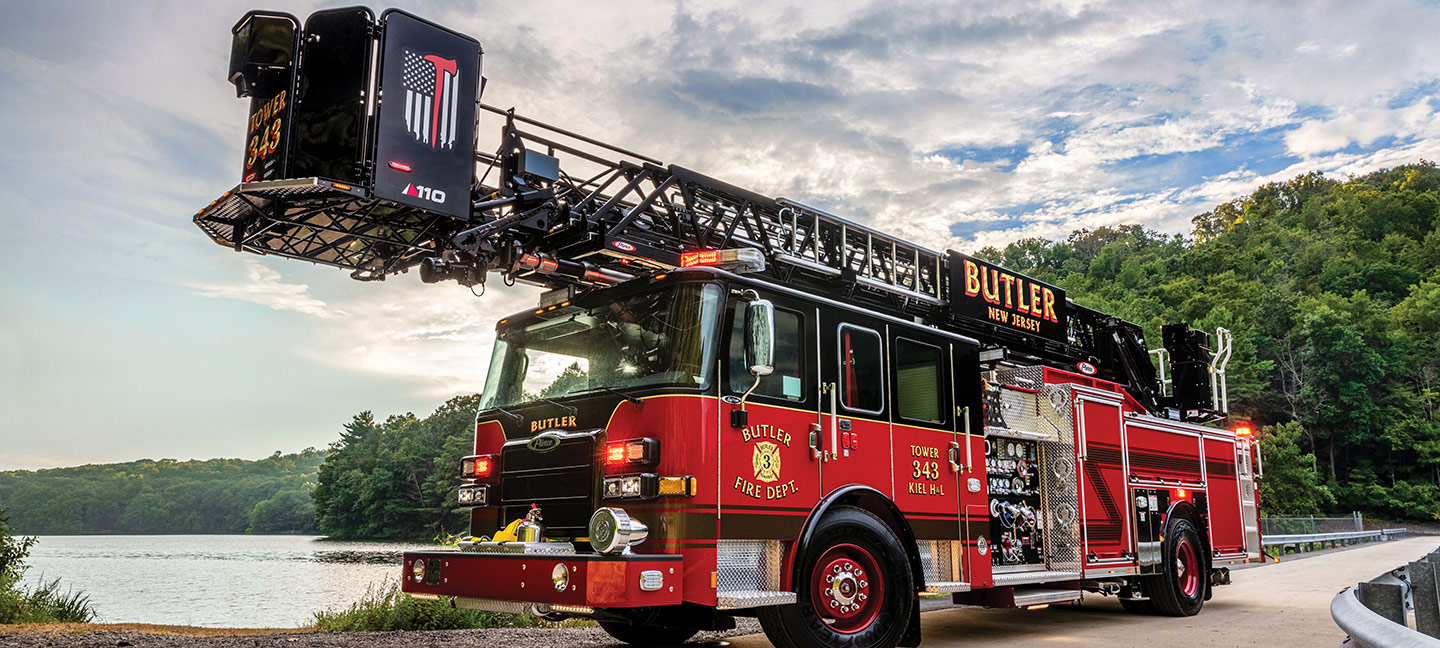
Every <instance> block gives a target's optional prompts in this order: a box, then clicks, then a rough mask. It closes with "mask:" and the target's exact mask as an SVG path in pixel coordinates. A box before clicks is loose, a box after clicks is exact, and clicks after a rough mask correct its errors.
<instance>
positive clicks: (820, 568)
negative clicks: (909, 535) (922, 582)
mask: <svg viewBox="0 0 1440 648" xmlns="http://www.w3.org/2000/svg"><path fill="white" fill-rule="evenodd" d="M879 577H880V567H879V565H878V564H877V563H876V562H875V557H874V556H871V555H870V552H868V551H866V550H864V549H862V548H860V547H858V546H856V545H853V544H842V545H836V546H834V547H831V548H830V549H829V550H827V551H826V552H825V553H824V554H823V555H821V556H820V559H819V560H817V561H815V569H814V570H813V571H811V572H810V606H811V607H812V608H813V609H814V610H815V614H816V616H819V617H820V620H822V621H824V622H825V624H826V625H828V626H830V629H831V630H834V631H835V632H839V633H843V634H854V633H856V632H860V631H861V630H864V629H866V628H868V627H870V624H872V623H874V622H875V618H876V617H877V616H879V615H880V607H881V606H882V605H883V604H884V602H885V583H884V581H883V580H881V578H879Z"/></svg>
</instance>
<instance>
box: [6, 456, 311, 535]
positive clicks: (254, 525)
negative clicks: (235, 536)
mask: <svg viewBox="0 0 1440 648" xmlns="http://www.w3.org/2000/svg"><path fill="white" fill-rule="evenodd" d="M324 458H325V453H323V452H320V451H316V450H314V449H309V450H306V451H304V452H301V453H299V454H289V455H282V454H280V453H279V452H276V453H275V454H273V455H271V456H269V457H266V458H265V459H261V460H259V461H246V460H242V459H211V460H208V461H176V460H174V459H161V460H159V461H153V460H149V459H144V460H141V461H132V462H129V463H119V464H92V465H88V466H77V467H74V468H54V469H48V470H34V471H31V470H16V471H9V472H0V502H3V503H4V505H5V506H6V507H7V508H9V509H10V515H11V519H12V520H13V525H14V527H15V528H17V529H22V530H24V532H25V533H30V534H36V535H64V534H80V533H84V534H111V533H133V534H147V533H246V532H247V531H248V532H251V533H314V532H315V530H316V527H315V518H314V508H313V506H312V505H311V503H310V501H309V500H310V495H309V492H310V490H311V489H312V488H313V487H314V486H313V484H314V482H315V481H316V472H317V469H318V467H319V465H320V462H321V461H322V460H323V459H324Z"/></svg>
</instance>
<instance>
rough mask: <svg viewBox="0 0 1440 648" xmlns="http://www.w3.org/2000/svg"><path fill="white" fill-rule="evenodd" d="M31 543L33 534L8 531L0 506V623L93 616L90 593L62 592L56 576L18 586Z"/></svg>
mask: <svg viewBox="0 0 1440 648" xmlns="http://www.w3.org/2000/svg"><path fill="white" fill-rule="evenodd" d="M33 546H35V538H33V537H19V538H17V537H15V536H12V535H10V529H9V523H8V521H7V519H6V514H5V511H4V510H0V623H66V622H77V623H85V622H88V621H90V620H91V619H93V618H94V617H95V611H94V610H93V609H92V608H91V607H90V597H88V596H86V595H84V594H82V593H80V592H72V591H65V592H61V591H60V580H59V579H54V580H49V581H44V582H42V583H40V584H39V585H37V586H36V587H35V588H34V589H29V590H27V589H25V588H23V587H21V586H20V578H21V577H22V576H24V575H25V570H26V569H27V566H26V565H25V558H26V557H27V556H29V555H30V548H31V547H33Z"/></svg>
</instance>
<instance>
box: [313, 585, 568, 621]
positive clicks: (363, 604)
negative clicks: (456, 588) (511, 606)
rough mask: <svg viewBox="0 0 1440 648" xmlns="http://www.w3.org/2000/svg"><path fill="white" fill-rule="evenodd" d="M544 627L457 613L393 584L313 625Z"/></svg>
mask: <svg viewBox="0 0 1440 648" xmlns="http://www.w3.org/2000/svg"><path fill="white" fill-rule="evenodd" d="M545 625H553V624H550V623H547V622H544V621H541V620H540V619H537V618H535V617H533V616H528V615H517V614H500V613H498V612H481V611H478V610H460V609H456V608H452V607H450V605H449V604H447V603H444V602H441V601H428V600H423V599H417V598H411V597H410V596H409V595H407V594H405V593H404V592H401V591H400V585H399V584H397V583H395V582H394V581H390V582H387V583H386V584H384V585H382V586H380V587H379V588H371V589H370V590H369V591H368V592H366V593H365V596H364V597H363V598H361V599H360V600H359V601H356V602H355V603H354V604H353V605H351V606H350V607H349V608H347V609H344V610H340V611H325V612H317V613H315V626H316V627H317V628H319V629H320V630H322V631H330V632H364V631H375V630H459V629H468V628H530V627H535V626H545Z"/></svg>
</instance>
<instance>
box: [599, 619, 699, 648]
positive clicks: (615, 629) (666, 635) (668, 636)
mask: <svg viewBox="0 0 1440 648" xmlns="http://www.w3.org/2000/svg"><path fill="white" fill-rule="evenodd" d="M600 627H601V628H602V629H604V630H605V632H608V633H610V636H612V637H614V638H616V639H619V640H620V641H623V642H625V643H627V644H630V645H632V646H647V647H648V646H678V645H680V644H682V643H685V640H686V639H689V638H690V637H693V636H695V633H697V632H699V630H694V629H687V628H670V627H666V626H659V625H630V624H628V623H622V622H619V621H601V622H600Z"/></svg>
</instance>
